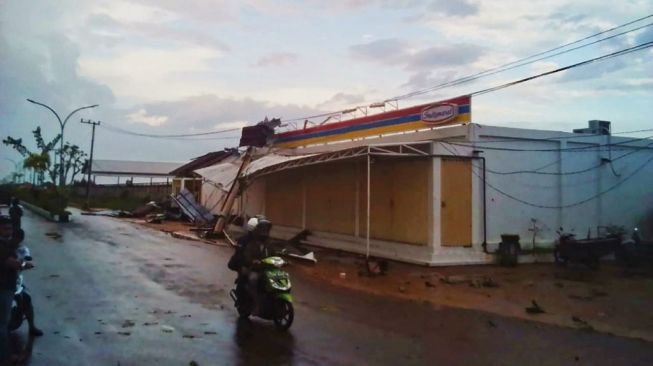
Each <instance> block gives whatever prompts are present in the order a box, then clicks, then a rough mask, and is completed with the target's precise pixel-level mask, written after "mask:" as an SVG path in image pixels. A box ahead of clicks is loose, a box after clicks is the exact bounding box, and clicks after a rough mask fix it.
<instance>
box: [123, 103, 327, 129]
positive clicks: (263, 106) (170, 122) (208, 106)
mask: <svg viewBox="0 0 653 366" xmlns="http://www.w3.org/2000/svg"><path fill="white" fill-rule="evenodd" d="M140 110H144V111H147V112H148V114H149V115H153V116H164V117H166V118H167V122H166V124H165V126H166V131H168V132H169V133H182V132H188V131H189V130H197V131H206V130H212V129H229V128H233V127H234V126H235V125H236V124H237V127H239V126H242V123H243V122H244V121H246V122H247V123H251V124H254V123H256V122H258V121H261V120H263V119H264V118H265V117H266V116H267V117H270V118H272V117H281V118H292V117H298V116H303V115H310V114H314V113H316V112H317V111H318V109H316V108H310V107H305V106H300V105H296V104H276V103H269V102H266V101H262V100H255V99H251V98H230V97H221V96H217V95H213V94H205V95H199V96H193V97H188V98H184V99H181V100H177V101H170V102H155V103H146V104H143V105H141V106H139V107H138V108H137V109H135V110H130V111H126V112H125V114H126V115H130V114H133V113H138V112H139V111H140ZM153 128H154V129H156V131H160V130H161V129H160V128H159V127H153ZM154 129H153V130H152V131H154ZM159 133H160V132H159Z"/></svg>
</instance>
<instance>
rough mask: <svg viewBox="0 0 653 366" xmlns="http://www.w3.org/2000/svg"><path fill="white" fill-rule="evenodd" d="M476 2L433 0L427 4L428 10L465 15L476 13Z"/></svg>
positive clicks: (467, 0) (466, 0)
mask: <svg viewBox="0 0 653 366" xmlns="http://www.w3.org/2000/svg"><path fill="white" fill-rule="evenodd" d="M478 8H479V6H478V4H477V3H474V2H472V1H469V0H458V1H448V0H435V1H433V2H432V3H431V4H430V5H429V6H428V10H430V11H432V12H435V13H440V14H444V15H451V16H459V17H465V16H470V15H475V14H477V13H478Z"/></svg>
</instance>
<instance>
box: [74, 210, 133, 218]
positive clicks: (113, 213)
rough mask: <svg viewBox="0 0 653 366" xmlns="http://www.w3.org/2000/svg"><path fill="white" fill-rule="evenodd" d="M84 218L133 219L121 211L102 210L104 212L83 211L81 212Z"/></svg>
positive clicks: (129, 214)
mask: <svg viewBox="0 0 653 366" xmlns="http://www.w3.org/2000/svg"><path fill="white" fill-rule="evenodd" d="M82 215H84V216H107V217H133V215H132V213H131V212H129V211H123V210H104V211H95V212H90V211H84V212H82Z"/></svg>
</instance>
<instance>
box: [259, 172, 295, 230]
mask: <svg viewBox="0 0 653 366" xmlns="http://www.w3.org/2000/svg"><path fill="white" fill-rule="evenodd" d="M265 188H266V195H265V199H266V201H265V211H266V212H265V213H266V216H267V217H268V218H269V219H270V220H271V221H272V224H273V225H282V226H290V227H297V228H301V227H302V181H301V175H300V174H299V172H298V171H297V170H288V171H285V172H280V173H277V174H273V175H270V176H268V177H267V178H266V187H265Z"/></svg>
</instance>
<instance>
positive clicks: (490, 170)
mask: <svg viewBox="0 0 653 366" xmlns="http://www.w3.org/2000/svg"><path fill="white" fill-rule="evenodd" d="M651 145H653V143H651V144H648V145H647V146H651ZM640 151H645V150H640V149H637V150H633V151H630V152H628V153H626V154H623V155H621V156H618V157H616V158H614V159H612V162H615V161H617V160H620V159H622V158H625V157H627V156H630V155H632V154H634V153H637V152H640ZM558 162H560V159H558V160H556V161H555V162H553V163H550V164H547V165H545V167H549V166H551V165H554V164H556V163H558ZM604 164H605V162H600V163H599V164H597V165H594V166H591V167H589V168H585V169H580V170H574V171H569V172H541V171H540V170H541V169H543V167H542V168H538V169H534V170H514V171H510V172H501V171H496V170H492V169H488V168H486V170H487V171H488V172H490V173H492V174H497V175H515V174H540V175H575V174H582V173H585V172H589V171H591V170H594V169H598V168H600V167H602V166H603V165H604Z"/></svg>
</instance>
